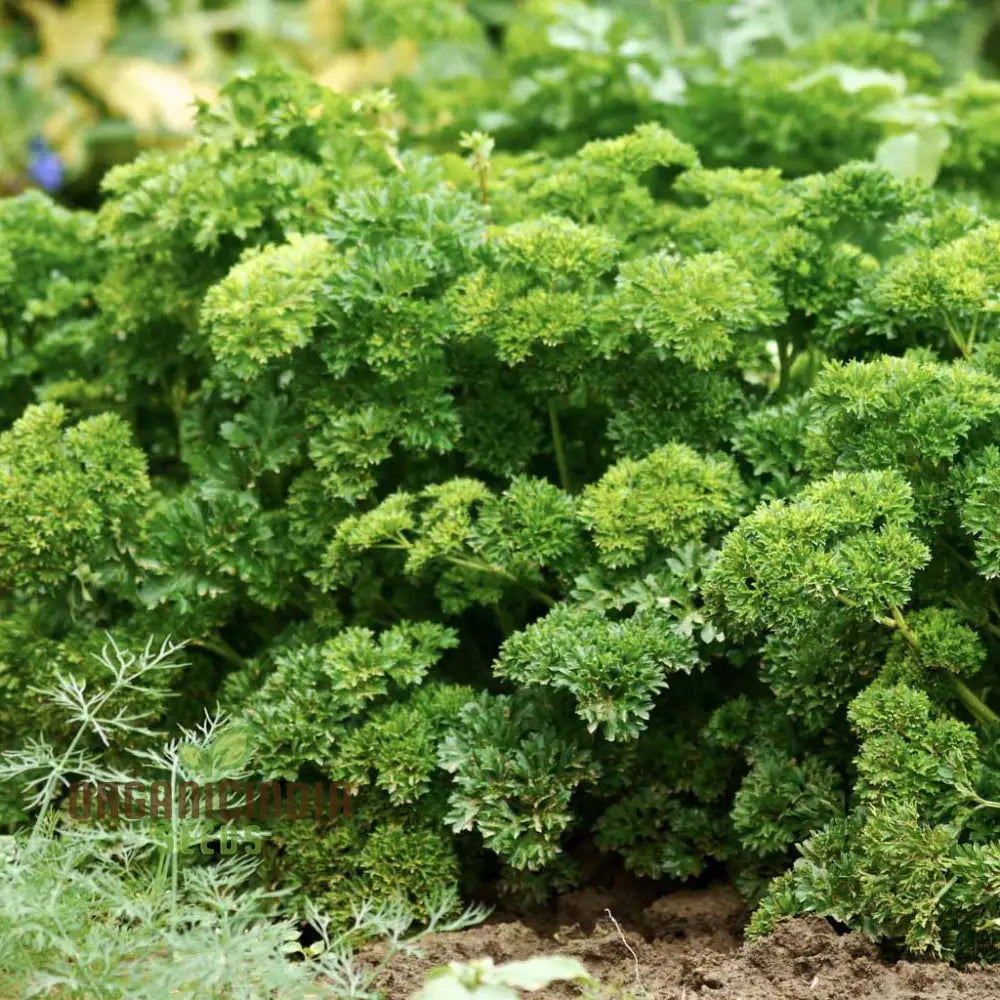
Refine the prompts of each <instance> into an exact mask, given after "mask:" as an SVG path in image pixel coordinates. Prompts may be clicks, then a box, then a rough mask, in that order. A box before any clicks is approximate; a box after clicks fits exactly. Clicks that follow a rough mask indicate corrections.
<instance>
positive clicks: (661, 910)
mask: <svg viewBox="0 0 1000 1000" xmlns="http://www.w3.org/2000/svg"><path fill="white" fill-rule="evenodd" d="M608 911H610V914H611V915H612V916H613V917H614V921H612V919H611V918H610V917H609V913H608ZM746 916H747V914H746V912H745V910H744V907H743V905H742V903H741V901H740V898H739V896H738V895H737V894H736V892H735V891H733V890H732V889H730V888H728V887H721V886H719V887H714V888H708V889H699V890H693V891H685V892H674V893H671V894H670V895H668V896H663V897H661V898H659V899H656V900H655V901H653V902H652V903H650V904H649V905H645V903H644V902H642V901H637V900H636V898H635V897H634V896H633V897H631V898H623V896H622V894H621V893H620V892H618V893H611V892H608V893H602V892H598V891H584V892H576V893H570V894H568V895H566V896H564V897H562V899H560V901H559V903H558V906H557V907H556V909H555V911H554V912H553V913H552V914H551V915H550V916H549V917H547V918H545V919H542V920H534V921H532V924H531V926H529V925H528V924H527V923H525V922H523V921H520V920H516V919H512V918H504V917H494V918H492V919H491V921H490V922H488V923H485V924H481V925H480V926H478V927H473V928H472V929H470V930H466V931H461V932H458V933H451V934H437V935H433V936H431V937H428V938H427V939H425V941H424V943H423V945H422V949H423V956H422V957H420V958H415V957H410V956H397V957H396V958H395V959H394V960H393V961H392V962H391V964H390V966H389V967H388V968H387V969H386V971H385V972H384V974H383V975H382V978H381V980H380V982H379V986H380V988H381V989H382V990H383V992H384V993H385V995H386V996H387V997H389V1000H409V998H410V997H412V996H413V994H414V993H415V992H416V991H417V989H419V987H420V985H421V984H422V982H423V977H424V973H425V972H427V971H428V970H429V969H431V968H434V967H435V966H438V965H445V964H447V963H448V962H450V961H467V960H469V959H473V958H483V957H487V956H488V957H490V958H492V959H493V960H494V962H496V963H497V964H499V963H501V962H509V961H515V960H518V959H524V958H529V957H531V956H532V955H538V954H563V955H572V956H574V957H575V958H578V959H579V960H580V961H581V962H582V963H583V964H584V965H585V966H586V968H587V970H588V971H589V972H590V973H591V974H592V975H593V976H595V977H596V978H597V979H599V980H600V982H601V984H602V986H603V988H604V989H603V994H602V995H604V996H607V997H610V998H614V1000H633V998H634V1000H959V998H961V1000H987V998H989V1000H1000V966H994V967H992V968H982V967H977V968H974V969H967V970H959V969H954V968H950V967H948V966H947V965H942V964H940V963H936V962H923V961H888V960H886V959H885V958H883V957H882V956H880V955H879V952H878V950H877V949H876V947H875V946H874V945H873V944H872V943H871V942H869V941H867V940H865V939H864V938H862V937H860V936H859V935H856V934H841V933H838V931H837V930H836V929H835V928H834V927H833V926H832V925H831V924H829V923H828V922H827V921H825V920H821V919H819V918H815V917H808V918H801V919H797V920H790V921H786V922H784V923H782V924H779V926H778V928H777V929H776V930H775V932H774V934H772V935H771V936H770V937H768V938H766V939H763V940H754V941H745V940H744V938H743V926H744V923H745V920H746ZM579 995H580V992H579V990H578V989H577V988H576V987H575V986H572V985H570V984H554V985H553V986H552V987H550V988H548V989H546V990H542V991H539V992H538V993H534V994H530V996H531V997H533V998H537V1000H570V998H573V997H578V996H579Z"/></svg>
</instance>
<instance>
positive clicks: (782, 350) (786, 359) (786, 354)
mask: <svg viewBox="0 0 1000 1000" xmlns="http://www.w3.org/2000/svg"><path fill="white" fill-rule="evenodd" d="M777 343H778V399H784V398H785V394H786V393H787V392H788V385H789V382H790V381H791V376H792V359H791V352H790V351H789V347H790V345H789V343H788V341H787V340H785V339H784V337H779V338H778V341H777Z"/></svg>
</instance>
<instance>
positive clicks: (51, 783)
mask: <svg viewBox="0 0 1000 1000" xmlns="http://www.w3.org/2000/svg"><path fill="white" fill-rule="evenodd" d="M86 730H87V724H86V722H83V723H81V724H80V728H79V729H77V731H76V735H75V736H74V737H73V739H72V740H71V741H70V744H69V746H68V747H67V748H66V752H65V753H64V754H63V755H62V757H60V758H59V763H58V764H57V765H56V767H55V768H53V770H52V772H51V773H50V774H49V779H48V781H47V782H46V783H45V794H44V795H43V796H42V802H41V806H40V807H39V810H38V815H37V816H36V817H35V825H34V826H33V827H32V830H31V838H30V839H31V840H36V839H37V838H38V835H39V833H41V829H42V824H43V823H44V822H45V817H46V815H47V814H48V811H49V806H50V805H51V804H52V798H53V793H54V792H55V787H56V783H57V782H58V781H59V779H60V778H61V777H62V775H63V774H65V773H66V765H67V764H68V763H69V761H70V759H71V758H72V756H73V753H74V752H75V750H76V748H77V746H78V745H79V743H80V740H81V739H82V738H83V734H84V733H85V732H86Z"/></svg>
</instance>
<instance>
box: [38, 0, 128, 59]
mask: <svg viewBox="0 0 1000 1000" xmlns="http://www.w3.org/2000/svg"><path fill="white" fill-rule="evenodd" d="M22 6H23V7H24V10H25V12H26V13H27V14H28V16H29V17H30V18H31V19H32V20H33V21H34V22H35V27H36V28H37V29H38V38H39V42H40V44H41V48H42V52H43V54H44V57H45V59H46V61H48V62H50V63H52V64H53V65H54V66H56V67H58V68H59V69H61V70H79V69H82V68H83V67H85V66H86V65H87V64H88V63H91V62H93V61H94V60H95V59H97V58H99V57H100V55H101V53H102V52H103V51H104V46H105V45H106V44H107V43H108V42H109V41H111V39H112V38H113V37H114V35H115V30H116V27H117V23H116V19H115V4H114V0H74V2H73V3H71V4H70V5H68V6H66V7H59V6H57V5H56V4H54V3H48V2H46V0H23V4H22Z"/></svg>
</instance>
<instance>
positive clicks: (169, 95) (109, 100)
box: [80, 56, 213, 133]
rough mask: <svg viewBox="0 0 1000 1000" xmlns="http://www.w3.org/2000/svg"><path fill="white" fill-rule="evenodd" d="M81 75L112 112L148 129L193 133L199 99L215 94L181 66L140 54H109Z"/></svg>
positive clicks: (144, 129) (136, 125) (146, 130)
mask: <svg viewBox="0 0 1000 1000" xmlns="http://www.w3.org/2000/svg"><path fill="white" fill-rule="evenodd" d="M80 76H81V79H82V80H83V82H84V84H85V85H86V86H87V87H88V88H90V90H92V91H93V92H94V93H95V94H96V95H97V96H99V97H100V98H101V99H102V100H103V101H104V102H105V103H106V104H107V105H108V107H109V108H111V109H112V111H114V112H115V113H117V114H119V115H121V116H122V117H124V118H126V119H128V121H130V122H131V123H132V125H134V126H135V127H136V128H137V129H139V130H140V131H144V132H154V131H166V132H173V133H184V132H189V131H190V130H191V128H192V126H193V125H194V116H195V100H196V99H197V98H203V99H206V100H211V99H212V96H213V88H212V87H210V86H208V85H206V84H196V83H195V82H193V81H192V80H190V79H188V77H187V75H186V74H185V73H184V72H183V70H181V69H180V68H178V67H176V66H167V65H164V64H163V63H157V62H153V61H152V60H150V59H141V58H138V57H131V56H106V57H104V58H103V59H101V60H99V61H98V62H96V63H94V64H93V65H92V66H89V67H88V68H87V69H86V71H84V72H82V73H81V74H80Z"/></svg>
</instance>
